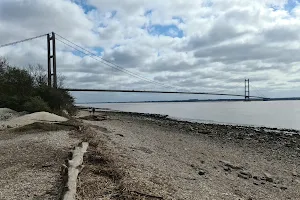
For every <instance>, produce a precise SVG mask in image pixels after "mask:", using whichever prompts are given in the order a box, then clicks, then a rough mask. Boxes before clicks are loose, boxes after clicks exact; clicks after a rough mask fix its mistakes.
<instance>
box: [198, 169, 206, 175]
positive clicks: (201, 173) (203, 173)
mask: <svg viewBox="0 0 300 200" xmlns="http://www.w3.org/2000/svg"><path fill="white" fill-rule="evenodd" d="M198 174H199V175H200V176H203V175H205V174H206V172H205V171H204V170H202V169H200V170H199V172H198Z"/></svg>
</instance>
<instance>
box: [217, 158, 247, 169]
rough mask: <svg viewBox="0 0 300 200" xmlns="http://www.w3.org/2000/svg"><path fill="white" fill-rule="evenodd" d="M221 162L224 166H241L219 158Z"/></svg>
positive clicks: (236, 167) (237, 167) (239, 167)
mask: <svg viewBox="0 0 300 200" xmlns="http://www.w3.org/2000/svg"><path fill="white" fill-rule="evenodd" d="M220 162H221V163H223V164H224V165H225V166H226V167H230V168H231V169H242V168H243V167H242V166H240V165H235V164H232V163H230V162H229V161H226V160H221V161H220Z"/></svg>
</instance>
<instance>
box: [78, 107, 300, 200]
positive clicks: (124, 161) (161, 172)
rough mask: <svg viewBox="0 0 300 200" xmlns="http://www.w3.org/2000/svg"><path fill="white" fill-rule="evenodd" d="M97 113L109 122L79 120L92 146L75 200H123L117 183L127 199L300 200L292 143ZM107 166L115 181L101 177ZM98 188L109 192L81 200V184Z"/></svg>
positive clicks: (294, 144)
mask: <svg viewBox="0 0 300 200" xmlns="http://www.w3.org/2000/svg"><path fill="white" fill-rule="evenodd" d="M100 115H108V120H102V121H93V120H85V123H87V124H89V125H92V130H93V131H95V134H96V136H95V137H96V138H97V141H98V143H99V144H97V145H94V146H95V149H94V152H93V153H94V154H93V156H94V159H93V156H91V155H90V159H87V163H86V164H87V165H88V167H87V168H86V171H83V173H82V174H81V175H80V179H81V183H82V184H81V186H82V187H83V188H86V192H85V193H84V192H82V190H81V198H82V199H100V198H104V197H106V198H107V199H126V198H120V196H119V197H118V195H117V194H118V192H120V185H122V188H123V189H126V191H129V192H130V193H131V194H133V193H134V194H136V195H137V196H139V197H137V196H136V197H135V198H131V199H139V198H140V199H195V200H196V199H197V200H198V199H228V200H232V199H241V200H242V199H245V200H250V199H270V200H271V199H272V200H276V199H278V200H282V199H293V200H297V199H300V176H299V174H300V168H299V166H300V165H299V164H300V158H299V155H300V154H299V147H300V146H299V145H300V143H299V141H300V140H299V139H300V138H299V137H293V139H289V138H288V139H284V141H282V140H283V138H286V137H285V136H280V137H277V136H273V135H272V137H271V136H270V137H266V136H265V135H263V134H262V133H259V132H257V131H256V130H254V129H253V130H252V129H247V128H246V129H243V128H242V129H241V128H239V127H222V126H216V125H206V126H205V125H197V126H196V125H192V126H191V125H190V124H189V123H181V122H174V123H173V122H172V123H171V122H166V120H164V119H157V118H153V117H147V116H137V115H131V114H124V113H123V114H118V113H111V112H105V113H100ZM102 119H105V118H102ZM204 126H205V127H206V129H205V130H210V131H203V127H204ZM252 131H253V133H252ZM255 131H256V132H257V133H254V132H255ZM195 133H197V134H195ZM240 133H241V134H240ZM246 133H247V134H246ZM234 134H235V135H236V136H235V137H233V135H234ZM243 134H244V135H245V136H243ZM255 134H256V135H255ZM274 135H276V134H275V133H274ZM277 135H278V134H277ZM270 138H272V141H271V140H270ZM97 153H98V155H99V156H100V157H101V159H99V158H98V160H97V159H95V156H96V155H97ZM92 161H93V162H92ZM95 161H96V162H95ZM108 163H110V164H108ZM111 163H113V165H114V167H113V168H114V169H116V170H117V171H118V174H119V173H120V174H121V175H120V176H117V178H116V177H113V176H109V175H108V174H109V173H107V172H108V171H109V170H111V174H116V172H115V171H113V169H112V168H109V170H108V168H107V167H108V165H111ZM101 165H102V166H103V167H102V168H101ZM95 167H98V168H95ZM92 169H93V170H95V169H96V170H98V172H99V170H100V172H101V170H102V172H103V171H104V172H106V173H102V174H101V173H98V174H97V173H91V171H92ZM94 172H95V171H94ZM85 175H88V176H85ZM100 177H102V178H100ZM112 177H113V178H112ZM99 178H100V179H101V181H100V180H99ZM97 182H99V183H102V189H103V183H107V184H106V186H104V187H105V188H108V189H107V190H105V191H103V190H102V191H101V192H99V193H97V194H94V195H91V196H87V195H86V194H87V193H88V192H87V191H89V189H88V188H87V187H85V186H86V185H87V184H89V185H94V187H96V186H97ZM97 187H98V186H97ZM99 187H100V186H99ZM127 199H130V198H127Z"/></svg>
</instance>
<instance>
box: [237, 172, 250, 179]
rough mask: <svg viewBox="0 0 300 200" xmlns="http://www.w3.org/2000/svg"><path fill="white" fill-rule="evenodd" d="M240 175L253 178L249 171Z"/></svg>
mask: <svg viewBox="0 0 300 200" xmlns="http://www.w3.org/2000/svg"><path fill="white" fill-rule="evenodd" d="M239 174H240V175H242V176H245V177H247V178H252V174H251V173H250V172H248V171H241V172H240V173H239Z"/></svg>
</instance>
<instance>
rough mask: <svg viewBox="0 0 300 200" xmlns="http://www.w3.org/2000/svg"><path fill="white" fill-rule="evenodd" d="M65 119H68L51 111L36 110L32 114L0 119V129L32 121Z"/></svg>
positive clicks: (49, 121)
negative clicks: (5, 119) (4, 119)
mask: <svg viewBox="0 0 300 200" xmlns="http://www.w3.org/2000/svg"><path fill="white" fill-rule="evenodd" d="M67 120H68V119H67V118H64V117H61V116H58V115H55V114H52V113H48V112H36V113H32V114H27V115H23V116H20V117H12V118H11V119H10V120H7V121H0V130H3V129H6V128H15V127H20V126H25V125H28V124H32V123H34V122H47V123H55V122H63V121H67Z"/></svg>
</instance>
